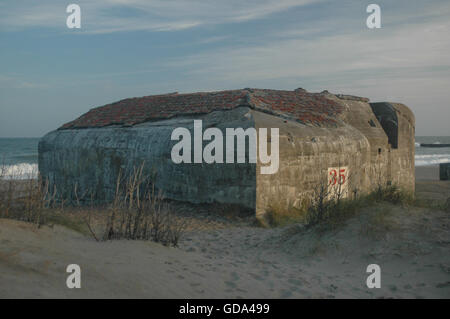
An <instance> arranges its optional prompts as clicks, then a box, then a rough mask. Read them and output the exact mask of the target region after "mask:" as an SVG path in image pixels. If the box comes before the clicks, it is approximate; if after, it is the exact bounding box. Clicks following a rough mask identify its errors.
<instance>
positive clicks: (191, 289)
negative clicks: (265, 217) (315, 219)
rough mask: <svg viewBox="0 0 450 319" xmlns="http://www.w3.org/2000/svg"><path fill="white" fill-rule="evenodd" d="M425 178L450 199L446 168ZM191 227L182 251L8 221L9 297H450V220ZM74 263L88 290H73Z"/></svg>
mask: <svg viewBox="0 0 450 319" xmlns="http://www.w3.org/2000/svg"><path fill="white" fill-rule="evenodd" d="M416 174H417V182H416V190H417V196H418V197H419V198H424V199H433V200H444V199H445V198H446V196H447V197H448V195H449V194H450V182H447V181H438V180H437V179H436V178H435V177H436V167H418V168H417V169H416ZM188 218H190V219H191V222H192V223H191V224H192V225H194V226H193V227H191V228H190V230H189V232H188V233H187V234H186V235H185V237H184V238H183V239H182V241H181V243H180V246H179V248H169V247H165V246H162V245H160V244H157V243H153V242H144V241H127V240H119V241H108V242H96V241H95V240H94V239H93V238H92V237H90V236H87V235H83V234H81V233H78V232H75V231H73V230H69V229H67V228H64V227H62V226H58V225H54V226H52V227H48V226H44V227H42V228H41V229H37V228H36V226H34V225H31V224H26V223H23V222H18V221H13V220H6V219H2V220H0V298H80V297H84V298H112V297H114V298H390V297H393V298H450V232H449V226H450V220H449V213H448V212H444V211H440V210H433V209H429V208H421V207H401V206H394V205H391V204H385V203H382V204H379V205H376V206H374V207H370V208H366V209H365V210H364V211H363V212H360V213H359V214H358V215H357V216H355V217H352V218H350V219H349V220H347V221H345V223H344V224H343V225H340V226H338V227H332V228H331V229H326V230H323V229H320V228H318V227H313V228H308V229H305V228H303V227H302V226H300V225H289V226H285V227H277V228H271V229H266V228H261V227H257V226H255V225H254V223H253V222H252V220H251V219H246V218H241V219H237V218H231V219H227V218H224V217H221V216H218V215H217V214H215V213H214V212H207V211H202V212H198V213H197V212H195V211H194V212H193V213H192V214H191V215H189V217H188ZM69 264H78V265H80V267H81V271H82V288H81V289H68V288H67V287H66V284H65V282H66V278H67V276H68V274H67V273H66V267H67V265H69ZM369 264H378V265H379V266H380V267H381V272H382V275H381V276H382V277H381V278H382V279H381V282H382V283H381V288H380V289H368V288H367V286H366V279H367V276H368V274H367V273H366V268H367V266H368V265H369Z"/></svg>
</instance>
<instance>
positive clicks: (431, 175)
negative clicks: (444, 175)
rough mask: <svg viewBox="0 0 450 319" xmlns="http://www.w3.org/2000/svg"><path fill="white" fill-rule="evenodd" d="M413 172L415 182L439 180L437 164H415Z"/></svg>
mask: <svg viewBox="0 0 450 319" xmlns="http://www.w3.org/2000/svg"><path fill="white" fill-rule="evenodd" d="M415 173H416V182H418V181H439V164H432V165H423V166H416V167H415Z"/></svg>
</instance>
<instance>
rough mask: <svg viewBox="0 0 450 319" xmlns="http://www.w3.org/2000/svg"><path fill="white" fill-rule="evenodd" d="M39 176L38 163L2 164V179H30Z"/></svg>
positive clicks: (0, 176) (0, 173) (0, 177)
mask: <svg viewBox="0 0 450 319" xmlns="http://www.w3.org/2000/svg"><path fill="white" fill-rule="evenodd" d="M37 176H38V165H37V164H30V163H20V164H15V165H3V166H0V179H30V178H37Z"/></svg>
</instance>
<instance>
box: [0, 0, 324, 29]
mask: <svg viewBox="0 0 450 319" xmlns="http://www.w3.org/2000/svg"><path fill="white" fill-rule="evenodd" d="M74 2H75V3H77V4H79V5H80V7H81V13H82V30H80V31H81V32H82V33H93V34H100V33H113V32H124V31H138V30H148V31H178V30H185V29H189V28H194V27H198V26H202V25H215V24H223V23H233V22H234V23H235V22H244V21H249V20H254V19H260V18H263V17H266V16H269V15H271V14H274V13H278V12H282V11H286V10H289V9H291V8H294V7H299V6H303V5H307V4H310V3H312V2H318V0H315V1H314V0H249V1H241V0H229V1H222V0H208V1H206V0H193V1H186V0H170V1H168V0H130V1H125V0H98V1H88V0H78V1H74ZM1 8H2V10H1V11H0V27H1V28H2V29H4V30H21V29H23V28H30V27H51V28H61V29H62V28H65V19H66V17H67V15H68V14H67V13H66V11H65V6H64V4H63V3H61V1H57V0H40V1H39V2H23V1H9V2H7V3H3V4H2V6H1Z"/></svg>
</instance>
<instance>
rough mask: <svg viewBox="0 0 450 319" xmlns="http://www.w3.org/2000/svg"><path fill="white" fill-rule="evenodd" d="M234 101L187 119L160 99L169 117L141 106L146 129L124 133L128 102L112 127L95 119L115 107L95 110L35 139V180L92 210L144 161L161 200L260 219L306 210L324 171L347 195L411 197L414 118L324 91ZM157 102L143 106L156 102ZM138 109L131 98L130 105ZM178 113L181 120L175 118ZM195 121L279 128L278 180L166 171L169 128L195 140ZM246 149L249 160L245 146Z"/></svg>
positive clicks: (256, 171) (170, 167) (395, 107)
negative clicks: (228, 208)
mask: <svg viewBox="0 0 450 319" xmlns="http://www.w3.org/2000/svg"><path fill="white" fill-rule="evenodd" d="M242 92H243V93H242ZM242 92H240V91H233V92H232V93H226V94H228V95H226V96H227V99H228V100H227V101H228V102H229V103H231V104H229V105H226V107H225V106H221V107H220V108H219V109H216V110H215V111H214V108H213V107H210V108H209V109H208V105H207V102H205V100H201V101H203V102H201V101H200V102H199V96H198V95H195V96H194V97H193V99H194V100H195V101H196V103H200V104H199V105H200V106H199V107H201V108H203V109H205V110H208V112H207V113H206V114H205V113H199V112H197V111H196V112H193V114H186V110H188V109H189V105H188V104H185V103H181V102H182V101H183V99H181V98H180V97H177V96H176V95H174V96H172V95H171V96H170V97H165V96H163V97H161V98H160V97H158V99H163V100H164V101H166V102H165V103H168V102H167V101H171V99H175V97H176V101H175V102H176V103H175V102H173V101H172V102H173V103H175V104H173V103H172V102H171V103H172V104H168V108H170V112H171V113H170V116H168V117H169V118H163V119H158V118H157V115H155V114H153V113H152V112H153V111H152V110H153V109H152V106H151V105H150V104H149V105H150V106H149V105H147V106H146V107H147V108H146V109H145V110H146V112H147V113H146V114H147V115H145V116H148V115H151V116H153V117H154V118H152V120H149V121H145V120H143V119H144V117H145V116H144V115H142V114H138V116H137V117H136V116H135V117H133V119H132V120H133V121H134V122H133V123H134V124H132V125H131V124H127V123H128V122H126V121H127V118H126V115H124V114H126V113H124V112H126V110H127V108H126V106H127V105H128V104H129V103H134V102H133V101H134V100H133V99H132V100H130V101H127V102H126V103H125V104H126V105H125V106H124V105H122V106H121V109H120V112H119V113H117V114H119V115H117V114H116V113H114V114H116V115H117V116H119V117H118V119H117V120H115V119H114V117H113V116H112V115H111V114H110V113H108V114H109V115H108V116H109V117H108V119H107V120H102V119H98V118H96V117H95V116H96V114H97V115H98V114H100V115H101V114H103V113H104V112H106V111H108V112H111V110H115V106H114V105H115V104H112V105H110V106H107V108H106V109H105V110H106V111H105V110H104V109H103V108H97V109H94V110H93V111H91V112H94V113H93V114H90V113H88V115H83V116H82V117H80V119H78V120H76V121H73V122H71V123H68V124H67V125H65V126H64V127H63V129H60V130H57V131H53V132H50V133H49V134H47V135H46V136H45V137H44V138H43V139H42V140H41V142H40V144H39V170H40V173H41V175H42V176H43V177H44V178H48V179H49V181H50V183H51V185H56V186H57V188H58V189H59V190H60V194H61V195H62V196H66V197H67V196H70V193H71V192H72V191H73V188H74V185H75V184H77V187H78V189H79V192H80V193H81V192H91V191H92V192H94V194H95V198H96V199H97V200H98V201H109V200H111V199H112V197H113V195H114V190H115V184H116V179H117V175H118V172H119V170H123V171H125V172H127V171H128V172H129V171H130V170H132V168H133V167H136V166H139V165H140V164H141V163H142V162H145V169H146V171H147V172H152V171H155V172H156V177H155V186H156V187H157V188H159V189H161V190H162V191H163V192H164V194H165V196H166V197H167V198H171V199H175V200H181V201H189V202H193V203H211V202H218V203H230V204H238V205H240V206H243V207H246V208H249V209H251V210H254V211H255V212H256V213H257V214H258V215H264V214H265V213H267V212H268V211H269V210H271V209H289V208H291V207H298V208H301V207H304V206H306V205H308V202H309V200H310V197H311V194H312V192H313V191H314V190H315V189H316V188H317V187H318V185H320V184H321V183H328V182H329V177H330V176H329V170H330V168H341V167H345V169H346V170H347V173H348V176H346V181H347V182H348V196H352V194H354V193H364V192H369V191H371V190H372V189H373V188H375V187H377V186H378V185H387V184H396V185H398V186H400V187H402V188H403V189H405V190H408V191H413V190H414V179H415V178H414V174H415V173H414V125H415V123H414V115H413V114H412V112H411V111H410V110H409V109H408V108H407V107H406V106H404V105H402V104H399V103H376V104H369V103H368V99H365V98H359V97H354V96H349V95H339V96H336V95H333V94H330V93H328V92H323V93H321V94H316V95H311V94H309V93H305V91H304V90H296V91H295V92H292V91H289V92H288V91H280V92H281V93H278V91H273V90H252V89H246V90H244V91H242ZM308 94H309V95H308ZM202 96H203V97H204V96H207V94H206V93H205V94H204V95H202ZM304 96H305V99H306V100H305V101H303V97H304ZM213 97H214V101H215V102H217V101H220V97H221V95H220V92H219V93H214V94H213ZM158 99H156V100H154V99H153V100H152V99H150V100H151V103H156V102H157V101H159V100H158ZM190 99H191V97H189V99H188V100H187V101H190ZM139 101H140V100H139V99H136V103H140V102H139ZM155 101H156V102H155ZM326 101H328V102H326ZM228 102H227V103H228ZM127 103H128V104H127ZM180 103H181V104H180ZM186 103H187V102H186ZM205 103H206V106H205ZM314 103H316V104H317V105H316V104H314ZM119 104H120V102H119ZM241 104H242V105H241ZM272 104H274V105H276V107H272ZM180 105H181V106H182V109H183V110H184V111H183V114H181V115H179V116H174V114H175V113H174V112H175V110H176V109H177V108H179V107H180ZM158 107H159V106H158ZM137 110H139V108H137ZM211 110H212V111H211ZM386 110H388V111H386ZM114 112H115V111H114ZM283 112H287V113H286V114H288V115H286V116H285V115H284V113H283ZM116 115H114V116H116ZM391 119H395V120H394V121H390V120H391ZM194 120H202V121H203V130H205V129H206V128H208V127H217V128H219V129H220V130H221V131H222V133H223V136H224V137H225V135H226V134H225V129H226V128H238V127H241V128H243V129H247V128H252V127H254V128H255V129H256V130H258V129H260V128H268V129H270V128H273V127H276V128H279V134H280V136H279V158H280V164H279V170H278V172H277V173H275V174H272V175H263V174H260V168H261V166H262V164H261V163H260V162H258V163H256V164H252V163H248V161H247V162H246V163H233V164H218V163H214V164H206V163H202V164H185V163H182V164H175V163H173V162H172V160H171V156H170V153H171V149H172V146H173V145H174V144H175V143H177V142H176V141H171V133H172V131H173V130H174V129H175V128H177V127H185V128H188V129H189V130H190V132H191V136H194V133H193V122H194ZM122 122H123V123H122ZM111 123H118V124H116V125H111ZM386 123H390V124H386ZM393 123H394V124H395V125H391V124H393ZM105 125H109V126H105ZM83 126H91V127H88V128H83ZM269 131H270V130H269ZM206 144H208V142H203V145H204V146H205V145H206ZM270 145H271V144H270V143H269V145H268V149H269V150H270ZM224 146H225V141H224ZM246 150H247V158H248V147H247V148H246ZM235 151H236V150H235ZM224 154H225V149H224Z"/></svg>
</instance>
